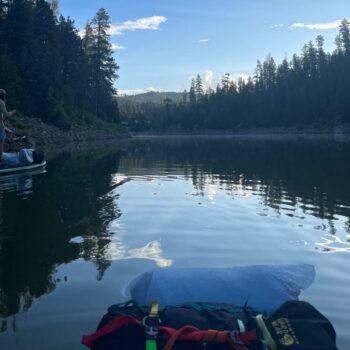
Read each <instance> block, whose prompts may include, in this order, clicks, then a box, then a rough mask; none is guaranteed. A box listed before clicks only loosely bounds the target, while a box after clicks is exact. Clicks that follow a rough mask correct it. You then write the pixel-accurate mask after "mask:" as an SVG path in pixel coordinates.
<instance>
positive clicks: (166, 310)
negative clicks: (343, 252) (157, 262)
mask: <svg viewBox="0 0 350 350" xmlns="http://www.w3.org/2000/svg"><path fill="white" fill-rule="evenodd" d="M180 277H181V278H180ZM233 277H234V278H235V279H234V280H232V279H231V278H233ZM314 277H315V271H314V268H313V266H311V265H286V266H250V267H236V268H229V269H174V268H169V269H158V270H154V271H151V272H148V273H145V274H143V275H141V276H139V277H137V278H136V279H135V280H133V281H132V282H130V283H129V285H128V287H127V289H126V291H127V293H128V294H129V295H130V296H131V297H132V298H133V300H132V301H129V302H126V303H123V304H116V305H113V306H111V307H110V308H109V309H108V312H107V314H106V315H104V316H103V318H102V320H101V321H100V323H99V325H98V328H97V331H96V332H95V333H93V334H91V335H87V336H84V337H83V340H82V343H83V344H85V345H86V346H88V347H89V348H91V349H92V350H112V349H121V350H144V349H146V350H190V349H191V350H197V349H198V350H202V349H207V350H229V349H235V350H282V349H289V350H336V349H337V347H336V333H335V330H334V328H333V326H332V324H331V323H330V321H329V320H328V319H327V318H326V317H325V316H324V315H322V314H321V313H320V312H319V311H318V310H316V309H315V308H314V307H313V306H312V305H310V304H309V303H307V302H305V301H299V300H298V296H299V294H300V290H301V289H305V288H307V287H308V286H309V285H310V284H311V283H312V282H313V280H314ZM191 281H192V285H193V289H192V290H190V285H191ZM175 283H176V287H175ZM166 285H167V286H168V293H166V292H165V291H166V288H165V286H166ZM200 285H201V286H202V288H201V289H199V288H198V287H199V286H200ZM173 287H174V288H175V293H174V288H173ZM232 288H233V289H232ZM250 288H251V290H250V291H249V289H250ZM215 290H216V291H217V294H218V295H220V297H221V298H222V299H223V302H220V303H218V302H216V301H213V299H216V296H215V294H212V292H214V291H215ZM177 292H178V293H177ZM166 294H168V295H166ZM268 294H270V295H268ZM186 295H187V296H186ZM259 295H260V296H261V300H268V297H270V302H267V304H269V305H266V307H265V306H264V307H263V309H264V310H271V307H274V306H275V302H276V300H277V302H282V303H281V304H280V305H279V306H278V307H276V308H275V309H274V311H264V312H262V310H261V306H262V304H260V302H259ZM169 296H170V297H169ZM149 297H154V300H153V301H151V302H148V298H149ZM192 297H194V298H196V299H195V300H196V301H195V302H190V301H189V300H188V298H192ZM242 298H245V303H244V304H243V305H242V304H241V305H240V304H237V303H236V302H235V300H239V301H241V300H242ZM250 298H251V299H252V303H251V302H250ZM171 299H174V300H176V301H178V300H179V299H182V301H183V303H180V304H176V305H175V304H172V303H171ZM203 299H206V300H207V301H206V302H204V301H203ZM228 301H229V302H228ZM164 303H166V306H164ZM251 305H255V307H252V306H251ZM259 308H260V309H259Z"/></svg>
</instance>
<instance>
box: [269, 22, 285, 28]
mask: <svg viewBox="0 0 350 350" xmlns="http://www.w3.org/2000/svg"><path fill="white" fill-rule="evenodd" d="M283 27H284V24H282V23H280V24H274V25H272V26H270V29H275V28H283Z"/></svg>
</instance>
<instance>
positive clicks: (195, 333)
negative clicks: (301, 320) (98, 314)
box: [82, 316, 256, 348]
mask: <svg viewBox="0 0 350 350" xmlns="http://www.w3.org/2000/svg"><path fill="white" fill-rule="evenodd" d="M129 323H136V324H139V325H141V321H139V320H137V319H136V318H134V317H132V316H118V317H116V318H115V319H113V320H112V321H110V322H109V323H107V324H106V325H105V326H103V327H102V328H100V329H99V330H97V331H96V332H95V333H93V334H90V335H85V336H83V339H82V343H83V344H84V345H86V346H87V347H89V348H90V347H91V346H92V343H93V342H94V341H95V340H96V339H98V338H100V337H103V336H104V335H106V334H109V333H112V332H114V331H117V330H118V329H119V328H121V327H123V326H125V325H127V324H129ZM158 330H159V331H162V332H164V333H166V334H167V336H168V337H169V341H168V342H170V340H171V338H175V339H174V342H175V341H176V340H177V339H178V340H187V341H195V342H204V341H208V340H209V339H212V338H213V339H215V341H216V342H220V343H223V342H226V341H227V342H229V341H230V340H231V334H230V332H229V331H215V330H208V331H201V330H199V329H198V328H196V327H193V326H184V327H182V328H181V329H179V330H176V329H174V328H170V327H162V326H161V327H158ZM240 336H241V340H242V341H244V342H245V343H249V342H251V341H254V340H256V333H255V331H250V332H244V333H240Z"/></svg>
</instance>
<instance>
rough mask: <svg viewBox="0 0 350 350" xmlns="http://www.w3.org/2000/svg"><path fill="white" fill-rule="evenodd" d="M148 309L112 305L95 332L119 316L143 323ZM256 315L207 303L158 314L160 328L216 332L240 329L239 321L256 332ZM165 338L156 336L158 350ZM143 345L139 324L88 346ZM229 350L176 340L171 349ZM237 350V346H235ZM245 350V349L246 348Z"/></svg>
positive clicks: (253, 345) (138, 349) (138, 348)
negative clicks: (190, 327)
mask: <svg viewBox="0 0 350 350" xmlns="http://www.w3.org/2000/svg"><path fill="white" fill-rule="evenodd" d="M148 314H149V308H146V307H140V306H138V305H136V304H134V303H132V302H131V303H128V304H125V305H123V306H121V305H113V306H111V307H110V308H109V309H108V313H107V314H106V315H104V317H103V318H102V320H101V321H100V324H99V325H98V328H97V329H98V330H99V329H102V328H103V327H104V326H106V325H107V324H108V323H110V322H111V321H112V320H115V319H116V318H118V317H121V316H125V315H127V316H132V317H133V318H135V319H137V320H139V321H142V320H143V318H144V317H146V316H148ZM255 315H256V312H255V311H254V310H252V309H251V308H249V307H247V308H243V307H239V306H234V305H225V304H213V303H210V304H206V303H193V304H185V305H179V306H171V307H167V308H165V309H163V310H160V311H159V319H160V320H161V326H166V327H171V328H174V329H176V330H179V329H181V328H182V327H184V326H188V325H191V326H193V327H196V328H198V329H199V330H209V329H210V330H218V331H226V330H230V331H233V330H234V329H237V330H238V329H239V325H238V320H240V323H241V325H242V324H243V325H244V327H245V329H246V330H247V331H248V330H250V331H252V333H254V332H255V330H256V323H255V320H254V316H255ZM168 339H169V338H168V337H167V336H166V334H165V333H164V332H162V331H160V332H159V335H158V337H157V349H159V350H161V349H163V348H164V346H165V344H166V343H167V341H168ZM145 342H146V334H145V330H144V327H143V326H142V325H139V324H135V323H130V324H128V325H126V326H123V327H121V328H120V329H118V330H117V331H113V332H111V333H109V334H106V335H104V336H102V337H100V338H98V339H96V340H95V341H94V342H93V343H92V346H91V349H92V350H144V349H145ZM197 349H198V350H203V349H207V350H232V349H233V347H232V346H231V345H230V344H228V343H217V342H208V343H206V344H203V343H202V342H194V341H181V340H178V341H176V343H175V345H174V347H173V350H197ZM237 349H238V347H237ZM246 349H248V347H246ZM249 349H251V350H261V349H262V348H261V347H260V342H259V341H258V340H256V341H251V342H250V345H249Z"/></svg>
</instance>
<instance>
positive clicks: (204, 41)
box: [197, 39, 209, 44]
mask: <svg viewBox="0 0 350 350" xmlns="http://www.w3.org/2000/svg"><path fill="white" fill-rule="evenodd" d="M208 41H209V39H200V40H198V41H197V43H199V44H203V43H207V42H208Z"/></svg>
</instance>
